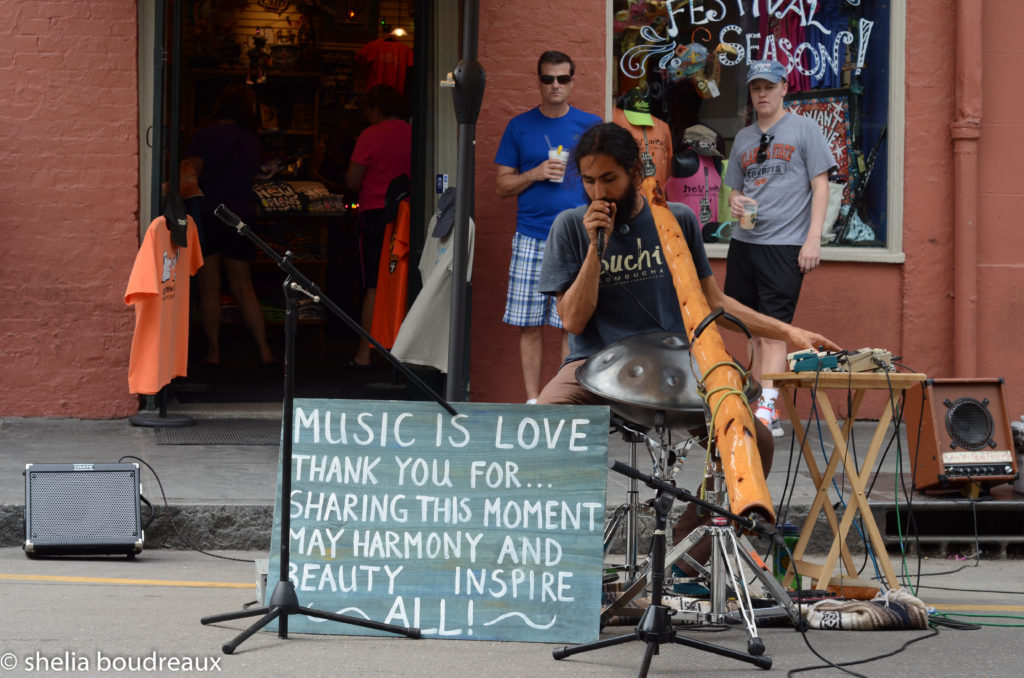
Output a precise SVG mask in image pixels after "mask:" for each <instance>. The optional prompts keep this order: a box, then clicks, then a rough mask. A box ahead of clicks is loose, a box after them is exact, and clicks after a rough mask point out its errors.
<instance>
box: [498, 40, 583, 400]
mask: <svg viewBox="0 0 1024 678" xmlns="http://www.w3.org/2000/svg"><path fill="white" fill-rule="evenodd" d="M575 73H576V67H575V65H574V64H573V62H572V59H570V58H569V57H568V56H567V55H566V54H563V53H562V52H556V51H548V52H544V53H543V54H541V56H540V59H539V60H538V62H537V77H538V80H539V85H540V97H541V103H540V105H539V106H536V107H535V108H531V109H530V110H528V111H526V112H525V113H522V114H520V115H517V116H516V117H514V118H512V120H511V121H509V123H508V125H507V126H506V127H505V133H504V134H503V135H502V137H501V144H500V145H499V146H498V152H497V154H496V155H495V158H494V161H495V163H497V165H498V175H497V179H496V184H497V190H498V195H499V196H500V197H502V198H512V197H515V198H516V199H517V206H518V211H517V214H516V233H515V236H514V237H513V239H512V261H511V264H510V266H509V285H508V296H507V298H506V303H505V315H504V317H503V318H502V321H503V322H505V323H508V324H510V325H515V326H518V327H519V328H520V336H519V355H520V361H521V362H522V368H523V381H524V383H525V385H526V398H527V402H535V401H536V399H537V396H538V395H539V394H540V387H541V366H542V365H543V358H544V341H543V330H544V325H545V324H548V325H551V326H553V327H557V328H559V329H561V328H562V321H561V320H560V319H559V317H558V311H556V310H555V304H554V301H553V300H552V298H551V297H549V296H547V295H544V294H540V293H539V292H538V291H537V283H538V280H539V278H540V267H541V261H542V260H543V257H544V245H545V243H546V242H547V237H548V231H549V230H550V229H551V224H552V222H553V221H554V219H555V217H556V216H557V215H558V214H559V213H560V212H561V211H562V210H565V209H570V208H572V207H576V206H577V205H580V204H582V203H583V197H584V196H583V188H582V186H581V184H580V180H579V176H578V175H577V174H576V173H575V172H571V171H570V172H568V173H567V172H566V161H567V160H568V158H569V154H570V153H571V152H572V150H573V149H574V148H575V147H576V142H577V141H578V140H579V138H580V135H581V134H583V132H585V131H586V130H587V129H589V128H590V127H593V126H594V125H596V124H598V123H600V122H601V119H600V118H599V117H598V116H596V115H592V114H590V113H585V112H584V111H581V110H579V109H578V108H574V107H572V106H570V105H569V95H570V93H571V92H572V86H573V81H574V77H575ZM558 156H561V157H558ZM567 352H568V335H566V334H565V332H562V358H563V359H564V358H565V355H566V354H567Z"/></svg>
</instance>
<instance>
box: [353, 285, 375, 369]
mask: <svg viewBox="0 0 1024 678" xmlns="http://www.w3.org/2000/svg"><path fill="white" fill-rule="evenodd" d="M376 301H377V288H376V287H374V288H371V289H368V290H366V295H365V296H364V297H363V308H362V312H361V313H360V315H359V324H360V326H362V328H363V329H364V330H366V331H367V332H369V331H370V327H372V326H373V305H374V303H376ZM352 361H353V362H355V363H356V364H357V365H369V364H370V342H368V341H367V340H366V339H360V340H359V348H357V349H356V354H355V356H353V358H352Z"/></svg>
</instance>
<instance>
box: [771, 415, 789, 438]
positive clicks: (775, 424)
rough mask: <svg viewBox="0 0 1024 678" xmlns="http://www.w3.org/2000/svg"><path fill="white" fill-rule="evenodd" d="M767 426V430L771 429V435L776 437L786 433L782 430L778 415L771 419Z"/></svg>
mask: <svg viewBox="0 0 1024 678" xmlns="http://www.w3.org/2000/svg"><path fill="white" fill-rule="evenodd" d="M768 428H769V430H771V432H772V435H773V436H774V437H776V438H781V437H782V436H784V435H785V434H786V432H785V431H783V430H782V422H781V421H779V418H778V416H776V417H775V418H774V419H772V423H771V425H770V426H769V427H768Z"/></svg>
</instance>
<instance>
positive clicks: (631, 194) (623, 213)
mask: <svg viewBox="0 0 1024 678" xmlns="http://www.w3.org/2000/svg"><path fill="white" fill-rule="evenodd" d="M637 193H638V191H637V188H636V186H635V185H634V184H633V183H630V184H629V188H627V189H626V192H625V193H624V194H623V196H622V197H621V198H619V199H618V200H616V201H615V226H616V227H617V228H618V227H622V226H625V225H626V224H627V223H628V222H629V220H630V219H631V218H632V217H633V210H635V209H636V196H637Z"/></svg>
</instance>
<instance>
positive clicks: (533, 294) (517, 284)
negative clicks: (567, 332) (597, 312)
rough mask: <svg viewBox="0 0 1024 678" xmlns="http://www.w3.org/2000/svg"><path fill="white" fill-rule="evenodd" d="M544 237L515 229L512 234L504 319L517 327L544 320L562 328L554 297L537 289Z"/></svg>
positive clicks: (542, 257)
mask: <svg viewBox="0 0 1024 678" xmlns="http://www.w3.org/2000/svg"><path fill="white" fill-rule="evenodd" d="M544 245H545V241H544V240H538V239H537V238H531V237H530V236H528V235H523V234H522V233H518V232H517V233H516V234H515V236H514V237H513V238H512V263H511V264H509V267H508V296H507V297H506V298H505V316H504V317H503V318H502V319H501V321H502V322H504V323H508V324H509V325H516V326H517V327H538V326H540V325H544V324H545V323H546V324H548V325H551V326H552V327H557V328H559V329H561V327H562V319H561V318H559V317H558V311H557V310H555V298H554V297H550V296H548V295H546V294H541V293H540V292H538V291H537V285H538V284H539V283H540V265H541V262H542V261H543V260H544Z"/></svg>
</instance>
